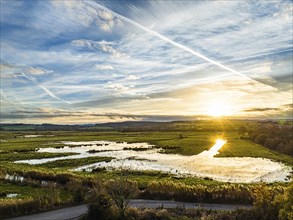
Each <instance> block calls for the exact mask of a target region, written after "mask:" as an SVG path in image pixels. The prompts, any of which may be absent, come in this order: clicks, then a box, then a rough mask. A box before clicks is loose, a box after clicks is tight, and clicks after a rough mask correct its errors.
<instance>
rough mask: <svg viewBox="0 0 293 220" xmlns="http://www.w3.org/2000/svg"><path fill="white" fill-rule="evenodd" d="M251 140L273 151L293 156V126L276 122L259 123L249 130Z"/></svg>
mask: <svg viewBox="0 0 293 220" xmlns="http://www.w3.org/2000/svg"><path fill="white" fill-rule="evenodd" d="M248 134H249V138H250V139H251V140H252V141H253V142H255V143H257V144H260V145H263V146H265V147H267V148H269V149H271V150H275V151H278V152H281V153H285V154H289V155H293V126H292V125H282V124H279V123H275V122H270V123H268V122H262V123H259V124H258V126H256V127H255V128H254V129H251V130H249V132H248Z"/></svg>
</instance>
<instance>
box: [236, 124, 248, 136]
mask: <svg viewBox="0 0 293 220" xmlns="http://www.w3.org/2000/svg"><path fill="white" fill-rule="evenodd" d="M247 132H248V129H247V127H246V126H240V127H239V129H238V133H239V135H240V136H244V135H246V133H247Z"/></svg>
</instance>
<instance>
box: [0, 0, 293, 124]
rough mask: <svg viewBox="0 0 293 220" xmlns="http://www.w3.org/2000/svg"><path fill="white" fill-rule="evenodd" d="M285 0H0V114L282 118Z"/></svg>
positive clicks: (54, 118)
mask: <svg viewBox="0 0 293 220" xmlns="http://www.w3.org/2000/svg"><path fill="white" fill-rule="evenodd" d="M292 10H293V3H292V1H291V0H276V1H270V0H266V1H265V0H263V1H259V0H258V1H256V0H247V1H243V0H239V1H237V0H234V1H228V0H226V1H218V0H217V1H176V0H172V1H168V0H164V1H163V0H162V1H147V0H144V1H142V0H137V1H134V0H132V1H130V0H128V1H127V0H123V1H118V0H108V1H105V0H101V1H100V0H92V1H91V0H85V1H77V0H65V1H61V0H56V1H49V0H39V1H29V0H25V1H18V0H14V1H11V0H1V60H0V61H1V90H0V95H1V99H0V100H1V122H2V123H60V124H64V123H67V124H75V123H101V122H112V121H130V120H147V121H152V120H153V121H169V120H181V119H183V120H184V119H200V118H205V117H207V116H212V115H214V116H219V115H223V116H226V117H239V118H292V117H293V115H292V114H293V113H292V107H293V104H292V99H293V97H292V92H293V91H292V83H293V81H292V80H293V76H292V72H293V71H292V69H293V67H292V56H293V48H292V42H293V39H292V36H293V27H292V19H293V18H292V14H293V13H292Z"/></svg>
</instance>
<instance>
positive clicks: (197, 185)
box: [0, 120, 293, 219]
mask: <svg viewBox="0 0 293 220" xmlns="http://www.w3.org/2000/svg"><path fill="white" fill-rule="evenodd" d="M266 123H267V122H266ZM274 123H275V122H274ZM281 126H286V129H288V127H290V126H291V128H292V125H291V124H280V125H278V129H279V128H280V127H281ZM35 127H36V126H32V125H30V126H27V127H25V125H21V129H19V127H18V126H16V125H14V127H13V126H11V125H9V126H7V125H4V126H2V127H1V130H2V132H1V134H0V140H1V143H0V152H1V154H0V167H1V169H0V176H1V180H0V189H1V190H0V192H1V193H0V196H1V197H0V210H1V212H0V213H1V215H2V216H1V217H5V216H6V217H8V216H15V215H23V214H27V213H32V212H39V211H41V210H48V209H53V208H57V207H63V206H69V205H72V204H80V203H87V202H91V203H93V204H96V203H97V202H98V201H100V199H101V197H103V198H104V197H105V196H106V198H111V199H110V200H109V203H111V201H112V202H113V201H114V204H115V199H113V192H111V190H109V186H111V184H112V182H111V181H112V180H116V181H117V180H119V181H121V179H124V181H126V182H127V184H128V183H129V182H130V183H131V184H132V185H134V188H135V193H132V195H133V196H135V198H144V199H167V200H177V201H188V202H210V203H213V202H215V203H240V204H254V205H255V208H257V209H259V210H262V212H263V216H262V217H263V218H262V219H269V217H268V216H269V215H271V216H273V217H276V216H279V217H280V216H281V217H282V218H283V219H289V217H290V216H289V215H290V204H291V203H292V195H291V194H290V193H289V190H292V187H291V188H290V187H289V185H291V186H292V182H290V183H286V182H284V183H281V182H276V183H263V182H256V183H250V184H248V183H230V182H218V181H215V180H212V179H211V178H209V177H201V178H199V177H195V176H178V175H174V174H172V173H164V172H160V171H155V170H127V172H126V171H125V170H120V169H118V170H109V169H106V168H105V167H96V168H95V169H94V170H93V171H92V172H85V171H79V172H76V171H74V169H75V168H77V167H80V166H85V165H90V164H93V163H107V162H109V161H111V160H112V159H113V158H112V157H101V156H96V155H95V154H98V153H99V152H103V151H102V150H99V148H98V147H97V149H94V150H91V152H90V151H88V152H87V153H88V154H91V157H85V158H79V159H70V160H67V159H62V160H56V161H52V162H48V163H42V164H36V165H30V164H27V163H14V162H15V161H22V160H30V159H42V158H58V157H60V156H62V157H65V156H73V157H74V156H75V155H77V153H75V152H74V151H72V152H66V153H61V152H60V153H49V152H38V150H39V149H45V148H53V149H62V148H63V147H64V145H65V144H64V142H85V141H115V142H118V143H121V142H127V143H148V144H150V145H152V146H153V148H154V149H160V153H163V154H167V155H171V154H179V155H185V156H193V155H197V154H200V153H201V152H203V151H206V150H209V148H210V147H211V146H212V145H214V142H215V140H216V139H223V140H227V143H226V144H225V145H224V146H223V147H222V148H221V149H220V150H219V154H217V155H216V157H217V158H223V157H260V158H267V159H271V160H272V161H275V162H281V163H283V164H285V165H286V166H289V167H290V166H291V167H292V165H293V159H292V156H291V155H286V154H283V153H279V152H277V151H274V150H273V149H272V148H271V149H269V148H267V147H266V146H262V145H260V144H262V143H254V142H255V141H254V140H251V139H250V134H253V131H254V129H258V128H259V122H255V121H231V120H217V121H196V122H174V123H173V124H172V123H166V124H164V123H159V124H153V126H152V124H151V123H147V124H143V125H141V124H131V123H130V124H127V123H126V124H125V123H124V124H123V123H122V124H120V125H119V124H114V125H111V124H107V125H96V126H90V127H81V128H80V127H78V128H77V129H76V130H72V131H64V130H62V131H60V130H58V128H56V127H54V128H55V129H56V130H54V129H48V130H45V131H40V130H35ZM243 127H245V129H244V128H243ZM9 128H10V129H9ZM11 128H13V129H11ZM3 130H4V131H3ZM258 131H259V130H258ZM249 132H250V133H249ZM258 135H259V134H258ZM278 138H280V137H278ZM288 138H289V139H290V138H292V137H290V136H288ZM272 139H273V137H272ZM288 143H291V142H290V140H286V144H288ZM279 145H280V144H279ZM286 146H287V145H286ZM288 146H289V145H288ZM72 147H73V148H74V146H72ZM289 147H290V146H289ZM124 150H125V151H133V152H135V154H136V155H139V154H140V153H141V152H143V151H147V150H148V149H147V148H145V147H144V148H142V149H140V150H138V149H131V148H129V147H126V148H124ZM278 150H279V151H280V149H279V146H278ZM141 162H144V161H143V160H142V159H141ZM256 166H257V164H256ZM125 173H126V174H125ZM291 176H292V175H291ZM291 176H290V175H289V176H288V179H290V178H291ZM122 177H123V178H122ZM125 179H127V180H125ZM119 181H118V182H119ZM101 185H103V186H101ZM101 188H107V189H108V190H98V191H99V192H98V193H97V189H101ZM101 191H103V192H102V193H101ZM106 191H107V193H105V192H106ZM112 191H113V190H112ZM45 192H46V193H45ZM93 192H95V193H93ZM291 193H292V192H291ZM9 194H17V195H15V197H13V198H7V195H9ZM93 194H94V195H96V196H95V198H93V196H92V195H93ZM101 195H102V196H101ZM111 195H112V196H111ZM290 195H291V197H290ZM126 197H127V196H126ZM126 197H125V198H126ZM129 198H130V197H129ZM107 201H108V200H107ZM272 201H273V202H272ZM100 202H101V201H100ZM288 204H289V205H288ZM116 205H117V204H116ZM288 207H289V209H288ZM118 210H119V208H118ZM288 210H289V211H288ZM246 212H249V211H246ZM262 212H261V211H260V213H262ZM120 214H121V213H120ZM128 214H129V213H128ZM132 214H133V215H135V214H134V213H132ZM291 214H292V210H291ZM247 215H248V214H247ZM117 216H119V211H118V214H117ZM288 216H289V217H288ZM273 217H272V218H271V219H273ZM281 217H280V218H281ZM282 218H281V219H282ZM214 219H216V218H214ZM238 219H240V218H238ZM260 219H261V217H260Z"/></svg>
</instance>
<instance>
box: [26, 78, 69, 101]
mask: <svg viewBox="0 0 293 220" xmlns="http://www.w3.org/2000/svg"><path fill="white" fill-rule="evenodd" d="M21 74H22V75H23V76H24V77H25V78H27V79H28V80H31V81H32V82H34V83H35V84H36V85H37V86H38V87H40V88H41V89H42V90H44V91H45V92H46V93H47V94H48V95H49V96H51V97H52V98H54V99H57V100H59V101H62V102H66V103H67V104H71V102H69V101H66V100H64V99H61V98H59V97H57V96H56V95H55V94H54V93H53V92H51V91H50V90H49V89H47V88H46V87H44V86H42V85H41V84H39V83H38V82H37V81H36V80H35V79H34V78H32V77H30V76H28V75H26V74H25V73H24V72H21Z"/></svg>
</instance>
